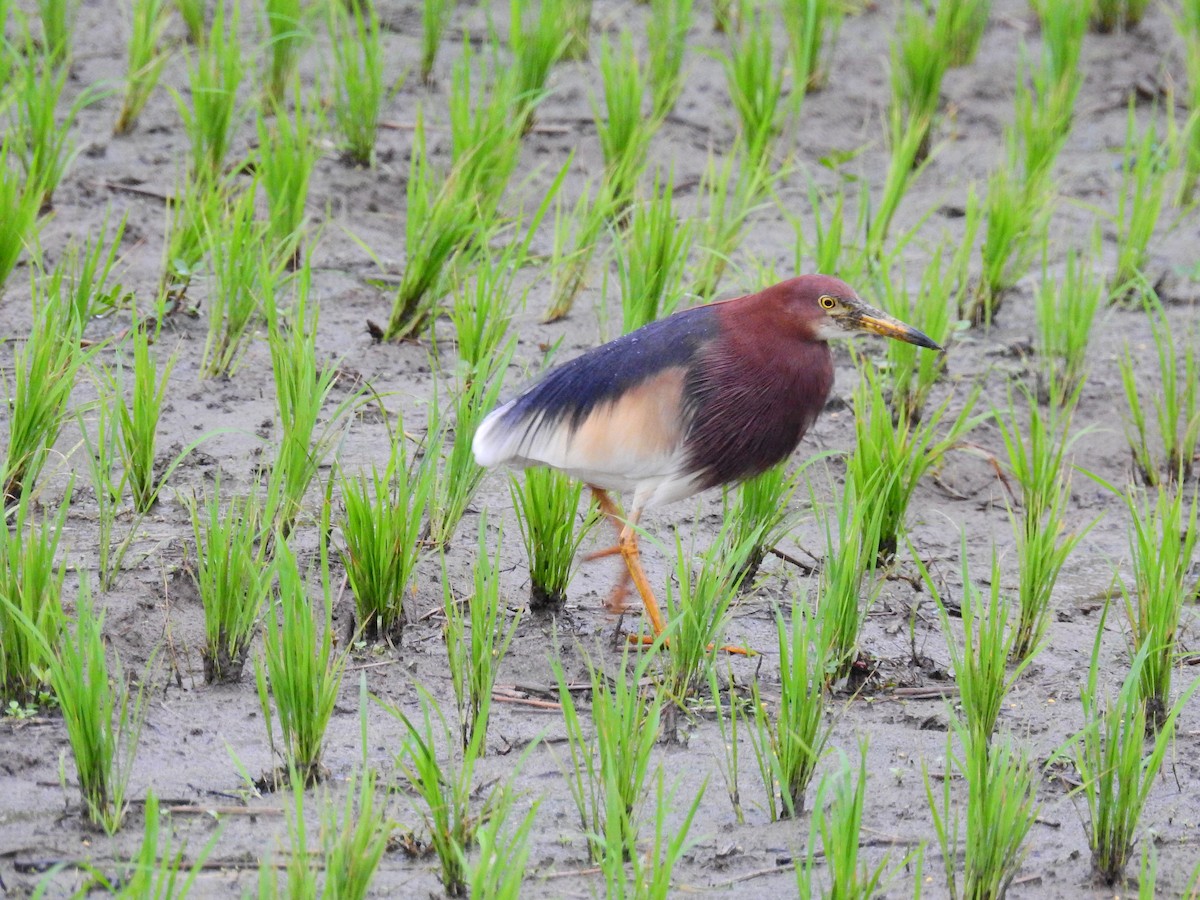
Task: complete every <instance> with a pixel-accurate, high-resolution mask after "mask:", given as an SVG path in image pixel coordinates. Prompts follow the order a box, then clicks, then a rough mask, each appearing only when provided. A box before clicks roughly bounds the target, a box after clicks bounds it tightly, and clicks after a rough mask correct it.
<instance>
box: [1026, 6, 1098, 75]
mask: <svg viewBox="0 0 1200 900" xmlns="http://www.w3.org/2000/svg"><path fill="white" fill-rule="evenodd" d="M1031 5H1033V7H1034V11H1035V12H1036V13H1037V16H1038V19H1039V20H1040V21H1041V25H1042V46H1043V53H1044V54H1045V55H1046V66H1047V72H1048V74H1049V76H1050V80H1051V82H1052V83H1054V84H1056V85H1058V84H1062V83H1063V82H1064V81H1066V80H1068V79H1074V80H1077V79H1078V78H1079V56H1080V53H1081V52H1082V49H1083V38H1084V35H1086V34H1087V29H1088V16H1089V15H1090V14H1091V10H1092V4H1091V3H1062V2H1056V0H1037V2H1036V3H1034V4H1031Z"/></svg>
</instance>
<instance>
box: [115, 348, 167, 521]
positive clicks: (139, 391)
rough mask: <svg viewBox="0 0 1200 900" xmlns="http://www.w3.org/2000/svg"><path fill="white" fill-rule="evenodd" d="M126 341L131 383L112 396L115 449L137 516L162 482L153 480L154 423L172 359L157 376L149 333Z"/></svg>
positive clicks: (153, 498) (155, 497) (152, 501)
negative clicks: (129, 350) (130, 349)
mask: <svg viewBox="0 0 1200 900" xmlns="http://www.w3.org/2000/svg"><path fill="white" fill-rule="evenodd" d="M130 340H131V341H132V342H133V382H132V384H126V385H125V388H126V390H127V391H128V394H129V396H128V398H127V397H126V390H119V391H118V392H117V394H116V413H117V425H118V438H119V444H118V449H119V451H120V454H121V463H122V465H123V466H124V469H125V478H126V480H127V481H128V483H129V490H130V492H131V493H132V495H133V508H134V509H135V510H136V511H137V512H139V513H148V512H149V511H150V509H151V507H153V506H154V504H155V502H156V501H157V500H158V493H159V491H161V490H162V487H163V484H164V483H165V482H166V475H165V474H164V475H163V477H162V478H161V479H158V478H155V475H154V457H155V446H156V443H157V436H158V423H159V419H160V418H161V417H162V411H163V405H164V404H165V402H166V399H167V386H168V384H169V383H170V380H171V371H172V370H173V369H174V368H175V361H176V357H175V356H172V357H171V358H170V359H168V360H167V362H166V364H165V365H163V367H162V371H161V374H160V372H159V369H158V366H157V364H156V361H155V359H154V356H153V354H152V353H151V352H150V334H149V332H148V331H147V330H146V329H144V328H140V327H139V328H134V329H133V331H132V333H131V335H130ZM124 372H125V370H124V369H122V370H121V373H122V374H121V376H120V380H121V381H125V380H126V376H125V375H124Z"/></svg>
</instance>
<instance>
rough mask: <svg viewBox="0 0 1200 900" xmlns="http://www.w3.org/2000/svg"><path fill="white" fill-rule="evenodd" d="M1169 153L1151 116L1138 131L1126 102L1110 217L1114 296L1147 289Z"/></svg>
mask: <svg viewBox="0 0 1200 900" xmlns="http://www.w3.org/2000/svg"><path fill="white" fill-rule="evenodd" d="M1171 156H1173V154H1172V153H1171V150H1170V147H1169V146H1167V145H1164V146H1162V147H1160V146H1159V143H1158V135H1157V131H1156V127H1155V123H1154V120H1153V119H1151V121H1150V124H1149V125H1147V126H1146V129H1145V130H1144V131H1142V132H1141V134H1140V135H1139V134H1138V129H1137V123H1136V121H1135V120H1134V115H1133V104H1132V103H1130V105H1129V121H1128V126H1127V129H1126V133H1125V153H1124V156H1123V158H1122V160H1121V187H1120V190H1119V191H1118V193H1117V214H1116V217H1115V219H1114V224H1115V226H1116V229H1117V269H1116V272H1114V273H1113V276H1112V292H1113V296H1114V298H1117V299H1120V298H1122V297H1126V296H1128V295H1130V294H1136V293H1146V292H1147V291H1148V289H1147V282H1146V274H1145V268H1146V264H1147V263H1148V262H1149V261H1150V239H1151V238H1152V237H1154V228H1155V226H1156V225H1157V224H1158V217H1159V214H1160V213H1161V212H1162V207H1163V203H1164V202H1165V201H1166V194H1167V177H1166V176H1167V173H1168V172H1169V171H1171V170H1173V169H1174V168H1175V160H1174V159H1171V158H1170V157H1171Z"/></svg>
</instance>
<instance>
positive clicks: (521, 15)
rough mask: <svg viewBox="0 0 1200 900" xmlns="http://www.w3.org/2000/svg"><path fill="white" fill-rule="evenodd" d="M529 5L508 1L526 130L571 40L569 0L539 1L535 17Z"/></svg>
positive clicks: (517, 92)
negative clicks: (552, 72) (529, 14)
mask: <svg viewBox="0 0 1200 900" xmlns="http://www.w3.org/2000/svg"><path fill="white" fill-rule="evenodd" d="M529 6H530V4H529V3H528V2H527V0H510V3H509V29H508V31H509V39H508V40H509V48H510V50H511V51H512V58H513V69H514V71H515V79H516V81H515V90H514V94H515V95H516V100H517V104H518V106H519V109H520V112H519V114H518V115H519V117H520V119H521V131H522V132H523V133H524V132H528V131H529V129H530V128H532V127H533V117H534V110H536V109H537V106H538V104H539V103H541V102H542V99H543V98H544V97H545V96H546V93H547V90H546V82H547V81H548V80H549V78H550V70H551V69H552V68H554V64H555V63H556V62H558V61H559V59H561V58H562V55H563V54H564V53H565V52H566V49H567V44H568V43H570V37H569V35H568V33H567V29H568V23H567V19H566V6H567V2H566V0H543V2H541V3H539V4H538V5H537V15H536V16H535V17H532V21H530V18H531V17H529V16H528V14H527V10H528V8H529Z"/></svg>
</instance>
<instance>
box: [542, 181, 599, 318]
mask: <svg viewBox="0 0 1200 900" xmlns="http://www.w3.org/2000/svg"><path fill="white" fill-rule="evenodd" d="M564 202H565V201H564V200H563V199H562V197H561V196H560V197H559V198H558V200H557V201H556V206H555V215H554V247H553V249H552V251H551V253H550V262H549V264H548V266H547V269H548V270H549V271H550V273H551V288H550V296H551V301H550V305H549V306H548V307H547V308H546V313H545V315H544V316H543V321H544V322H556V321H558V320H559V319H562V318H565V317H566V316H567V315H568V314H569V313H570V311H571V307H572V306H573V305H574V304H575V298H576V297H577V296H578V295H579V291H580V290H581V289H582V288H583V286H584V283H585V282H586V281H587V277H588V271H589V269H590V268H591V264H592V258H593V257H594V256H595V255H596V248H597V246H598V245H599V241H600V235H601V234H602V233H603V232H604V227H605V225H606V223H607V222H608V220H609V218H610V217H611V215H612V212H613V209H614V205H613V197H612V195H611V193H610V192H609V187H608V185H607V184H605V183H604V182H603V181H601V182H599V183H597V184H596V185H595V187H594V188H592V189H589V188H587V187H585V188H584V189H583V192H582V193H581V194H580V195H579V199H578V200H576V201H575V206H574V207H573V208H572V209H571V210H570V212H567V211H566V210H565V209H564Z"/></svg>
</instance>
